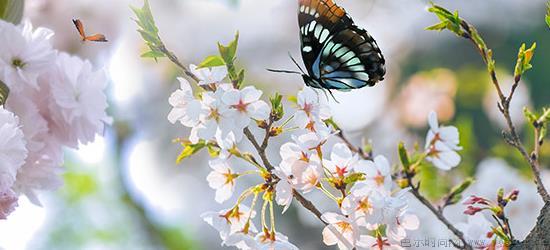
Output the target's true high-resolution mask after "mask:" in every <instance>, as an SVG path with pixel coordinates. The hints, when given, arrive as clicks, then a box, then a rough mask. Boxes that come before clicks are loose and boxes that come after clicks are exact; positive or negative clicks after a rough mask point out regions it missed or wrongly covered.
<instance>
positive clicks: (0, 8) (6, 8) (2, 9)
mask: <svg viewBox="0 0 550 250" xmlns="http://www.w3.org/2000/svg"><path fill="white" fill-rule="evenodd" d="M23 10H25V0H0V18H1V19H4V20H6V21H8V22H10V23H13V24H19V23H20V22H21V19H22V18H23Z"/></svg>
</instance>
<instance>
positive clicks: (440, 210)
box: [405, 173, 473, 250]
mask: <svg viewBox="0 0 550 250" xmlns="http://www.w3.org/2000/svg"><path fill="white" fill-rule="evenodd" d="M405 175H406V178H407V182H408V183H409V187H410V188H411V193H412V194H413V195H414V197H415V198H416V199H417V200H418V201H420V203H422V204H423V205H424V206H425V207H427V208H428V209H429V210H430V211H431V212H432V213H433V214H434V215H435V217H437V219H438V220H439V221H441V223H443V224H444V225H445V226H446V227H447V229H449V230H450V231H451V232H452V233H453V234H454V235H455V236H456V237H457V238H458V239H459V240H460V241H461V242H462V246H458V245H456V244H455V243H454V242H453V241H452V240H449V241H450V242H451V243H452V244H453V245H455V247H457V248H460V249H467V250H472V249H473V248H472V246H470V244H468V242H467V241H466V238H464V233H462V232H461V231H460V230H458V228H456V227H455V226H453V224H452V223H451V222H450V221H449V220H447V218H445V216H444V215H443V209H444V207H438V208H436V207H435V206H434V205H433V204H432V203H431V202H430V201H429V200H428V199H426V197H424V196H423V195H422V194H421V193H420V192H419V187H420V183H419V184H418V185H417V186H414V185H413V183H412V175H410V174H409V173H405Z"/></svg>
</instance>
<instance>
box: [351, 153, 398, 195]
mask: <svg viewBox="0 0 550 250" xmlns="http://www.w3.org/2000/svg"><path fill="white" fill-rule="evenodd" d="M355 171H356V172H361V173H364V174H365V178H366V180H365V181H364V182H365V183H367V184H368V185H369V186H371V187H374V188H376V189H378V190H379V191H382V192H389V191H390V190H391V187H392V179H391V169H390V163H389V161H388V159H386V157H384V156H383V155H378V156H376V157H375V158H374V161H370V160H361V161H359V163H358V164H357V166H356V167H355Z"/></svg>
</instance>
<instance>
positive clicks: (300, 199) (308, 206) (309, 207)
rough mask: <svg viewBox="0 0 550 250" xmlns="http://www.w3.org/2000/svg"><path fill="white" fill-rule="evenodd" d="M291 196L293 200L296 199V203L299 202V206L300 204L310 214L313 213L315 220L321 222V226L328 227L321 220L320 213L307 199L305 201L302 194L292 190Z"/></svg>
mask: <svg viewBox="0 0 550 250" xmlns="http://www.w3.org/2000/svg"><path fill="white" fill-rule="evenodd" d="M292 195H294V198H296V200H297V201H298V202H300V204H302V206H303V207H304V208H305V209H307V210H309V211H310V212H311V213H313V214H314V215H315V216H316V217H317V218H319V220H320V221H321V222H323V224H325V225H328V223H326V222H325V221H324V220H323V219H322V218H321V215H322V214H321V212H320V211H319V209H317V208H316V207H315V205H313V203H312V202H311V201H309V200H308V199H306V198H305V197H304V196H302V194H300V193H299V192H298V191H296V190H294V189H292Z"/></svg>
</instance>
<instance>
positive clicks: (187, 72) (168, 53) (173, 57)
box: [158, 44, 200, 83]
mask: <svg viewBox="0 0 550 250" xmlns="http://www.w3.org/2000/svg"><path fill="white" fill-rule="evenodd" d="M158 49H159V50H160V51H161V52H162V53H164V54H165V55H166V57H168V59H169V60H170V61H172V62H173V63H174V64H175V65H176V66H178V67H179V68H180V69H181V70H183V73H185V75H187V76H188V77H190V78H192V79H193V80H195V82H197V83H198V82H200V79H199V78H198V77H197V76H196V75H194V74H193V73H191V71H190V70H189V69H188V68H187V67H185V65H183V64H182V63H181V62H180V61H179V60H178V58H177V57H176V55H175V54H174V53H172V51H169V50H168V49H167V48H166V46H164V44H161V45H160V46H159V47H158Z"/></svg>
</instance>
